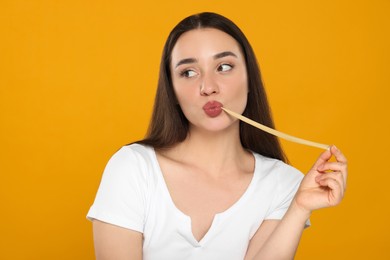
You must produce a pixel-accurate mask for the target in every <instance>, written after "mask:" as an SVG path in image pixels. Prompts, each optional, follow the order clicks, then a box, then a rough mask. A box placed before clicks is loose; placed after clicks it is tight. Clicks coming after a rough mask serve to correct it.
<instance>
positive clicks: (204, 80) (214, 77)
mask: <svg viewBox="0 0 390 260" xmlns="http://www.w3.org/2000/svg"><path fill="white" fill-rule="evenodd" d="M170 66H171V73H172V82H173V88H174V91H175V94H176V97H177V99H178V102H179V105H180V107H181V109H182V111H183V113H184V115H185V116H186V118H187V119H188V121H189V122H190V127H191V128H194V127H196V128H202V129H206V130H209V131H219V130H223V129H224V128H226V127H228V126H229V125H231V123H232V119H231V118H230V117H229V116H228V115H227V114H226V113H224V112H223V111H222V110H221V106H224V107H226V108H229V109H231V110H233V111H235V112H237V113H240V114H241V113H242V112H243V111H244V109H245V107H246V102H247V94H248V81H247V73H246V66H245V58H244V56H243V54H242V52H241V49H240V47H239V45H238V43H237V42H236V40H235V39H234V38H232V37H231V36H230V35H228V34H226V33H224V32H222V31H220V30H217V29H212V28H205V29H194V30H191V31H188V32H186V33H184V34H182V35H181V36H180V38H179V39H178V41H177V42H176V45H175V47H174V48H173V50H172V56H171V64H170Z"/></svg>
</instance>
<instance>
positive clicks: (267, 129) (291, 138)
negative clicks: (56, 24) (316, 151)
mask: <svg viewBox="0 0 390 260" xmlns="http://www.w3.org/2000/svg"><path fill="white" fill-rule="evenodd" d="M222 109H223V111H225V112H226V113H228V114H229V115H231V116H233V117H235V118H237V119H239V120H241V121H243V122H245V123H247V124H250V125H251V126H254V127H256V128H258V129H260V130H263V131H264V132H267V133H269V134H272V135H274V136H277V137H280V138H283V139H285V140H288V141H291V142H295V143H299V144H304V145H308V146H313V147H317V148H321V149H324V150H328V149H329V145H326V144H320V143H316V142H312V141H308V140H305V139H302V138H298V137H295V136H292V135H288V134H285V133H282V132H279V131H277V130H275V129H272V128H270V127H268V126H265V125H262V124H260V123H257V122H255V121H253V120H251V119H249V118H246V117H245V116H242V115H240V114H237V113H235V112H233V111H230V110H229V109H227V108H224V107H222Z"/></svg>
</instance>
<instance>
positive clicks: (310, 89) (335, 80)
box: [0, 0, 390, 259]
mask: <svg viewBox="0 0 390 260" xmlns="http://www.w3.org/2000/svg"><path fill="white" fill-rule="evenodd" d="M200 11H214V12H219V13H221V14H223V15H226V16H227V17H229V18H231V19H232V20H233V21H235V22H236V23H237V24H238V25H239V26H240V27H241V29H242V30H243V31H244V32H245V33H246V35H247V36H248V38H249V39H250V41H251V43H252V45H253V47H254V49H255V51H256V53H257V55H258V59H259V62H260V65H261V69H262V74H263V78H264V82H265V85H266V88H267V91H268V94H269V97H270V101H271V105H272V108H273V112H274V117H275V120H276V125H277V128H278V129H279V130H282V131H284V132H287V133H290V134H293V135H297V136H300V137H303V138H306V139H310V140H314V141H318V142H323V143H335V144H336V145H337V146H338V147H339V148H341V149H342V150H343V151H344V153H345V154H346V155H347V157H348V159H349V163H350V168H349V170H350V178H349V183H348V191H347V194H346V198H345V200H344V201H343V203H342V204H341V205H340V206H338V207H336V208H331V209H324V210H321V211H318V212H315V213H314V214H313V216H312V227H311V228H309V229H308V230H306V231H305V234H304V236H303V239H302V241H301V245H300V248H299V250H298V254H297V257H296V259H390V252H389V248H388V244H389V240H388V239H389V238H388V237H389V233H390V224H389V215H388V214H389V209H388V207H389V206H390V205H389V202H390V199H389V198H390V196H389V190H388V186H389V184H388V183H389V181H390V174H389V170H388V167H387V161H388V160H389V159H388V158H387V156H388V154H389V153H388V148H389V146H390V142H389V138H388V134H389V116H388V112H389V109H388V107H389V98H390V95H389V88H390V73H389V65H390V64H389V63H390V62H389V61H390V53H389V49H390V48H389V46H390V39H389V35H390V31H389V29H390V28H389V25H390V18H389V17H390V15H389V14H390V1H388V0H382V1H381V0H371V1H361V0H360V1H359V0H355V1H343V0H330V1H309V0H307V1H303V0H297V1H251V0H240V1H202V0H199V1H155V2H147V1H144V2H142V3H141V1H137V2H134V1H131V0H127V1H124V0H123V1H120V0H114V1H97V0H90V1H83V0H77V1H76V0H73V1H69V0H68V1H65V0H64V1H50V0H47V1H39V0H37V1H33V0H30V1H28V0H26V1H22V0H2V1H1V2H0V37H1V38H0V147H1V150H0V178H1V179H0V198H1V204H0V205H1V206H0V225H1V228H0V234H1V236H0V258H1V259H93V257H94V256H93V244H92V236H91V224H90V223H89V222H88V221H87V220H86V219H85V215H86V213H87V211H88V209H89V206H90V205H91V203H92V202H93V199H94V196H95V193H96V190H97V187H98V185H99V182H100V178H101V173H102V170H103V168H104V166H105V164H106V162H107V160H108V158H109V157H110V156H111V155H112V154H113V153H114V152H115V151H116V150H117V149H118V148H119V147H120V146H122V145H124V144H126V143H129V142H131V141H134V140H137V139H140V138H142V137H143V135H144V132H145V130H146V128H147V125H148V121H149V117H150V113H151V107H152V103H153V98H154V93H155V86H156V81H157V74H158V65H159V59H160V54H161V50H162V47H163V43H164V41H165V39H166V37H167V34H168V32H169V31H170V29H171V28H172V27H173V26H174V25H175V24H176V23H177V22H178V21H179V20H181V19H182V18H184V17H186V16H187V15H190V14H193V13H197V12H200ZM283 145H284V147H285V149H286V151H287V153H288V155H289V157H290V160H291V162H292V164H293V165H294V166H296V167H297V168H299V169H300V170H302V171H303V172H306V171H307V170H308V169H309V167H310V166H311V164H312V163H313V162H314V160H315V159H316V157H317V155H318V154H319V153H320V150H319V149H316V148H310V147H305V146H301V145H298V144H292V143H287V142H283ZM232 239H234V238H232Z"/></svg>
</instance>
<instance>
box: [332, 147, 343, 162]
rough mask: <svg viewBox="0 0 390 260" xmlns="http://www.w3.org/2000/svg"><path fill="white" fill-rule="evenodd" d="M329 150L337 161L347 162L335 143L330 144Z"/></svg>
mask: <svg viewBox="0 0 390 260" xmlns="http://www.w3.org/2000/svg"><path fill="white" fill-rule="evenodd" d="M330 151H331V153H332V154H333V155H334V157H335V158H336V160H337V161H338V162H341V163H345V164H347V158H346V157H345V156H344V154H343V153H342V152H341V151H340V149H339V148H337V147H336V146H335V145H332V146H331V147H330Z"/></svg>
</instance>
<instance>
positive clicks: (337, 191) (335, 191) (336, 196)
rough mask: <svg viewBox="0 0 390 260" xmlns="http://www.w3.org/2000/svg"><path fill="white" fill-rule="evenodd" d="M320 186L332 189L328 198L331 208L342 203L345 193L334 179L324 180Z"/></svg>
mask: <svg viewBox="0 0 390 260" xmlns="http://www.w3.org/2000/svg"><path fill="white" fill-rule="evenodd" d="M319 184H320V185H321V186H322V187H327V188H329V189H330V191H329V192H330V194H329V195H330V196H329V197H328V203H329V205H330V206H335V205H337V204H339V203H340V202H341V200H342V198H343V197H344V191H343V189H342V187H341V184H340V183H339V182H338V181H336V180H335V179H333V178H324V179H322V180H321V181H320V182H319Z"/></svg>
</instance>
